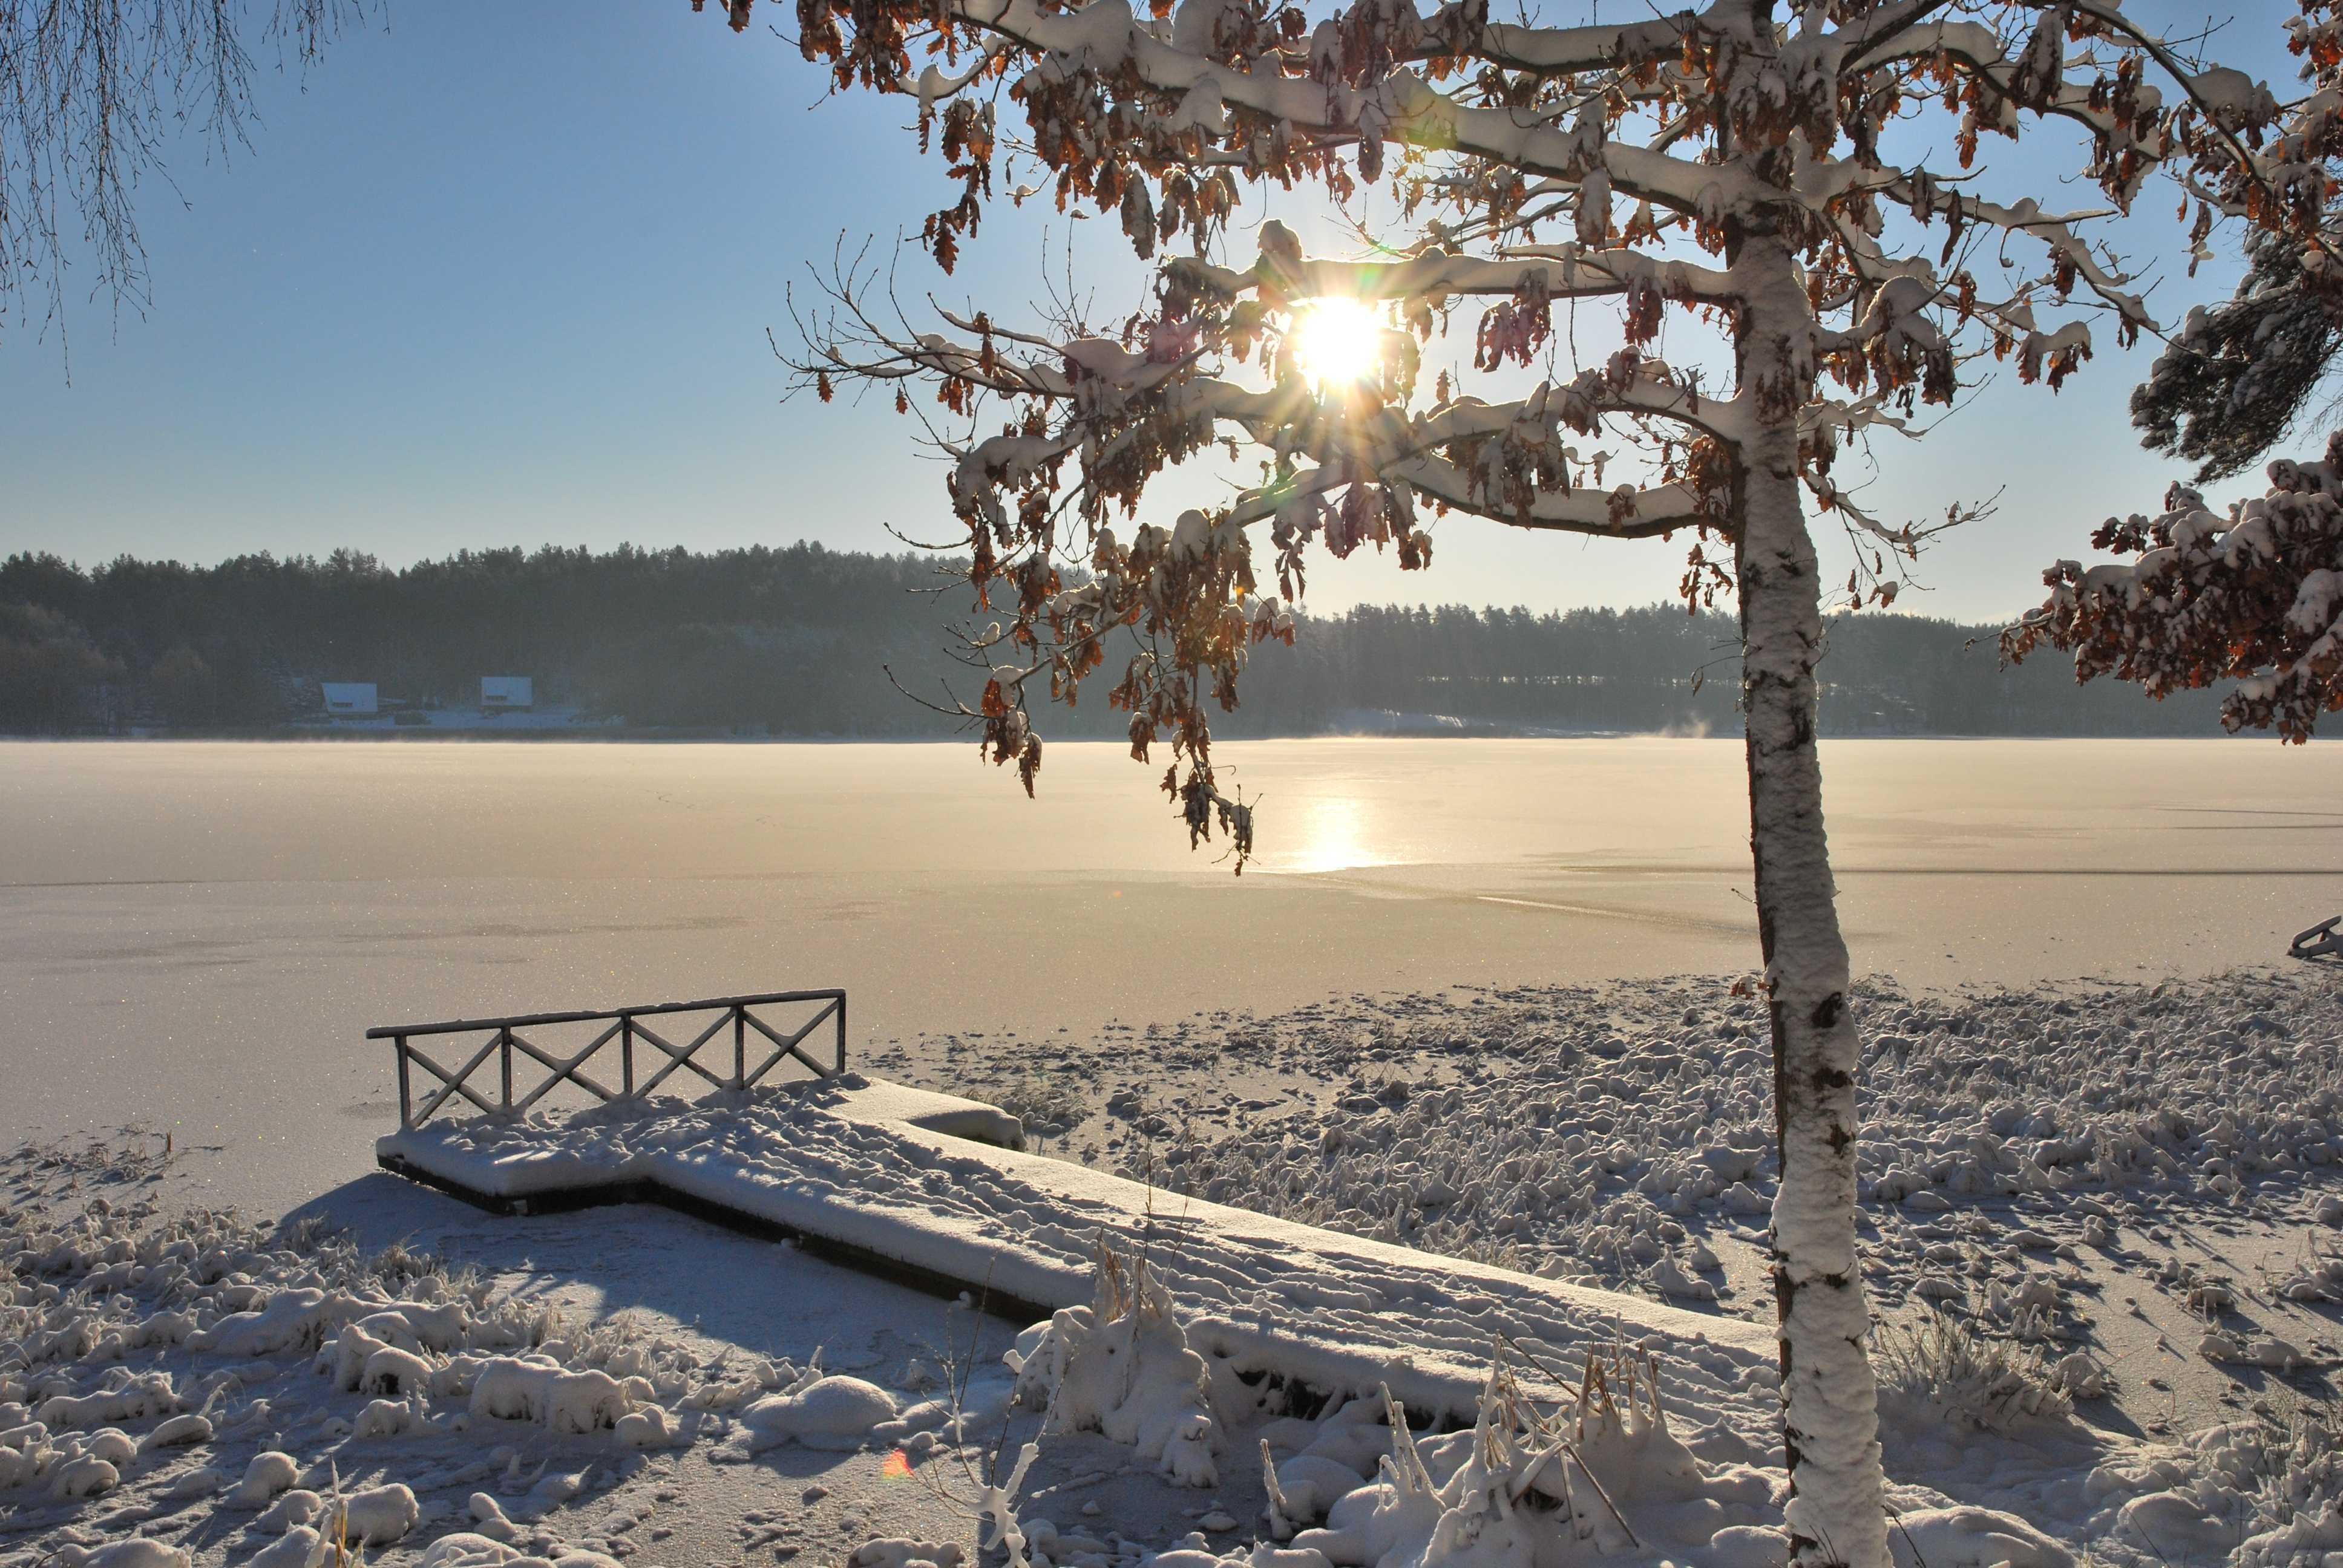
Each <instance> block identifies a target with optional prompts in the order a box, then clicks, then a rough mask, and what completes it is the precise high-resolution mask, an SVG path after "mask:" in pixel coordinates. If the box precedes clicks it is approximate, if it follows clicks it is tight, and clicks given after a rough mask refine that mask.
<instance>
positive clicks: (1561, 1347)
mask: <svg viewBox="0 0 2343 1568" xmlns="http://www.w3.org/2000/svg"><path fill="white" fill-rule="evenodd" d="M1016 1131H1017V1126H1016V1121H1015V1119H1014V1118H1013V1117H1011V1116H1009V1115H1007V1114H1006V1113H1005V1112H1002V1111H998V1110H995V1109H994V1108H992V1107H990V1106H985V1105H980V1104H978V1103H977V1102H975V1101H965V1100H958V1099H955V1098H953V1097H951V1096H948V1095H940V1094H933V1093H929V1092H927V1091H920V1090H914V1089H909V1088H905V1087H903V1086H901V1085H899V1084H893V1083H889V1082H885V1081H880V1080H873V1079H868V1078H862V1077H859V1076H855V1075H851V1074H847V1075H841V1076H839V1077H835V1078H829V1079H823V1080H820V1081H814V1082H809V1083H797V1084H790V1085H788V1086H786V1087H773V1088H768V1089H760V1090H756V1091H750V1092H749V1093H747V1094H745V1095H743V1094H737V1093H719V1094H717V1095H714V1096H711V1097H710V1098H709V1100H707V1101H702V1102H700V1103H698V1104H688V1103H685V1102H682V1101H666V1100H660V1101H618V1102H615V1103H613V1104H611V1105H608V1106H598V1107H596V1108H594V1109H592V1110H589V1111H582V1112H579V1113H578V1114H575V1115H570V1116H561V1117H556V1116H549V1115H529V1116H522V1117H511V1118H504V1117H482V1118H479V1119H477V1120H472V1121H434V1122H430V1123H427V1124H425V1125H423V1126H421V1127H410V1128H403V1129H401V1130H400V1131H397V1132H393V1133H390V1134H388V1135H387V1136H386V1137H384V1138H382V1139H381V1140H379V1141H377V1145H376V1151H377V1158H378V1159H379V1161H381V1163H382V1164H383V1165H384V1166H385V1167H386V1168H387V1169H389V1170H393V1171H399V1172H400V1173H402V1174H407V1175H410V1176H414V1177H417V1178H418V1179H421V1180H424V1181H429V1182H431V1183H432V1184H434V1185H437V1186H441V1187H445V1188H447V1189H449V1190H451V1191H456V1192H457V1193H458V1195H460V1196H465V1197H468V1198H471V1199H473V1200H474V1201H482V1202H485V1203H487V1204H488V1205H489V1206H491V1207H501V1208H505V1209H507V1210H508V1211H528V1210H530V1209H544V1208H553V1207H572V1206H578V1205H579V1204H582V1203H588V1202H597V1201H628V1200H649V1201H669V1202H675V1203H676V1204H677V1206H679V1207H683V1208H687V1209H689V1210H691V1211H697V1212H700V1213H703V1214H709V1215H711V1216H712V1217H718V1218H725V1219H732V1220H737V1221H741V1222H745V1223H748V1224H749V1225H752V1226H757V1227H761V1228H766V1229H771V1230H779V1231H784V1232H787V1233H791V1234H795V1235H800V1236H803V1237H805V1238H807V1239H808V1240H809V1241H811V1242H813V1243H816V1244H817V1245H820V1244H827V1246H828V1248H829V1249H831V1250H836V1251H844V1252H846V1253H849V1254H850V1255H853V1256H856V1257H859V1258H860V1259H862V1260H864V1261H876V1262H877V1263H879V1264H880V1265H881V1266H882V1267H887V1268H889V1269H890V1271H897V1272H900V1273H901V1274H903V1275H904V1276H906V1277H909V1278H910V1279H913V1280H915V1281H917V1282H922V1283H926V1284H930V1285H931V1286H932V1285H937V1284H943V1285H946V1286H948V1287H950V1286H956V1287H957V1288H959V1289H964V1290H965V1291H967V1292H969V1294H970V1296H971V1297H973V1298H989V1299H990V1302H991V1303H992V1304H993V1305H995V1306H996V1307H998V1308H1001V1309H1003V1310H1011V1311H1013V1310H1014V1309H1015V1308H1017V1307H1020V1306H1025V1307H1031V1308H1033V1309H1038V1314H1037V1315H1039V1314H1046V1313H1047V1312H1051V1311H1054V1310H1056V1309H1059V1308H1063V1307H1072V1306H1080V1305H1086V1304H1088V1303H1089V1302H1091V1297H1092V1293H1093V1291H1094V1289H1095V1263H1096V1258H1097V1252H1098V1249H1099V1246H1100V1244H1101V1241H1102V1240H1103V1241H1108V1242H1110V1243H1111V1244H1112V1245H1114V1246H1115V1247H1117V1248H1118V1249H1121V1250H1123V1251H1130V1252H1134V1253H1140V1254H1143V1255H1145V1256H1146V1257H1147V1258H1148V1259H1149V1260H1150V1267H1151V1269H1152V1270H1153V1271H1155V1273H1156V1275H1157V1276H1158V1277H1159V1278H1160V1279H1161V1280H1162V1281H1163V1282H1164V1283H1165V1284H1166V1285H1167V1286H1168V1287H1169V1288H1170V1290H1171V1291H1172V1296H1173V1299H1174V1301H1175V1302H1176V1304H1177V1306H1178V1308H1179V1311H1180V1313H1181V1315H1182V1318H1183V1319H1184V1320H1185V1321H1186V1322H1187V1323H1188V1327H1189V1335H1190V1343H1191V1344H1192V1346H1194V1347H1195V1348H1196V1349H1198V1350H1199V1351H1201V1352H1202V1353H1204V1354H1205V1355H1206V1357H1207V1358H1208V1359H1209V1360H1212V1361H1214V1362H1217V1363H1221V1364H1222V1365H1223V1366H1225V1368H1226V1370H1229V1371H1232V1372H1236V1373H1238V1374H1240V1375H1243V1376H1246V1377H1248V1378H1257V1377H1260V1376H1262V1375H1268V1376H1271V1377H1274V1378H1278V1379H1282V1380H1284V1381H1287V1382H1296V1383H1301V1384H1303V1385H1306V1386H1308V1387H1310V1388H1312V1389H1317V1390H1321V1391H1326V1392H1335V1391H1356V1390H1372V1389H1373V1388H1374V1387H1375V1386H1376V1385H1377V1384H1378V1383H1381V1384H1385V1385H1388V1386H1389V1387H1390V1389H1391V1391H1392V1392H1393V1394H1395V1395H1397V1396H1398V1397H1399V1398H1400V1399H1402V1400H1403V1401H1404V1402H1406V1403H1407V1404H1408V1405H1409V1406H1410V1408H1412V1409H1416V1410H1421V1411H1425V1412H1439V1414H1440V1415H1442V1416H1444V1417H1446V1418H1447V1419H1449V1420H1452V1421H1460V1422H1462V1421H1469V1420H1471V1419H1472V1417H1473V1412H1474V1410H1475V1408H1476V1404H1477V1401H1478V1397H1479V1393H1480V1390H1481V1386H1482V1383H1483V1379H1484V1378H1485V1376H1486V1375H1487V1370H1488V1367H1489V1364H1490V1361H1491V1358H1492V1354H1493V1352H1497V1351H1499V1350H1500V1348H1501V1347H1503V1350H1504V1352H1505V1353H1506V1354H1507V1355H1508V1356H1509V1358H1512V1359H1516V1362H1517V1364H1519V1361H1520V1360H1523V1359H1525V1360H1526V1361H1527V1362H1528V1363H1529V1364H1530V1365H1531V1366H1533V1367H1542V1368H1545V1369H1549V1372H1550V1373H1551V1374H1552V1375H1554V1376H1555V1377H1557V1378H1559V1377H1560V1376H1561V1375H1562V1374H1564V1372H1568V1373H1570V1374H1572V1375H1574V1374H1575V1372H1576V1369H1577V1368H1578V1367H1579V1365H1580V1364H1581V1363H1582V1362H1584V1360H1585V1358H1586V1357H1587V1356H1588V1355H1589V1354H1591V1353H1594V1352H1599V1351H1602V1350H1604V1349H1605V1348H1606V1347H1636V1348H1641V1349H1644V1350H1648V1351H1650V1352H1653V1353H1654V1355H1656V1356H1657V1357H1658V1358H1659V1359H1660V1361H1661V1362H1662V1364H1663V1365H1664V1366H1665V1367H1666V1368H1667V1369H1668V1372H1669V1375H1668V1377H1667V1379H1666V1380H1665V1387H1666V1400H1665V1402H1666V1403H1667V1404H1669V1405H1670V1406H1672V1407H1680V1408H1681V1409H1682V1411H1683V1412H1684V1413H1685V1414H1686V1415H1687V1416H1688V1417H1690V1418H1691V1419H1692V1420H1694V1422H1712V1421H1715V1420H1717V1419H1718V1418H1719V1417H1720V1416H1721V1415H1723V1414H1725V1413H1726V1412H1727V1411H1728V1410H1733V1411H1734V1412H1735V1413H1736V1414H1740V1415H1745V1416H1757V1415H1761V1414H1762V1412H1764V1411H1765V1410H1766V1409H1768V1408H1770V1407H1771V1405H1772V1403H1773V1398H1774V1396H1773V1388H1774V1385H1775V1370H1774V1359H1775V1345H1774V1336H1773V1332H1772V1330H1771V1328H1770V1327H1761V1326H1759V1325H1755V1324H1751V1323H1746V1322H1738V1321H1735V1320H1733V1319H1728V1318H1721V1317H1715V1316H1708V1315H1703V1314H1699V1313H1694V1312H1686V1311H1683V1310H1681V1309H1677V1308H1674V1307H1669V1306H1665V1305H1662V1304H1660V1303H1657V1302H1650V1301H1646V1300H1644V1299H1641V1298H1638V1297H1634V1296H1627V1295H1620V1294H1614V1293H1612V1292H1604V1291H1597V1290H1590V1289H1587V1288H1584V1287H1583V1286H1575V1285H1570V1284H1566V1283H1564V1282H1559V1281H1551V1280H1541V1279H1535V1278H1532V1277H1530V1276H1528V1275H1524V1274H1518V1273H1513V1272H1511V1271H1506V1270H1503V1269H1498V1268H1493V1267H1490V1266H1487V1265H1484V1264H1480V1263H1474V1262H1471V1261H1464V1260H1462V1259H1456V1258H1449V1257H1440V1256H1434V1255H1433V1254H1430V1253H1424V1252H1418V1251H1413V1250H1411V1249H1408V1248H1404V1247H1399V1246H1393V1245H1391V1244H1389V1243H1385V1242H1381V1241H1369V1240H1365V1239H1363V1238H1360V1237H1354V1236H1346V1235H1341V1234H1337V1233H1335V1232H1333V1231H1323V1230H1320V1229H1317V1228H1315V1227H1313V1226H1309V1225H1303V1224H1298V1223H1295V1222H1293V1221H1286V1220H1279V1219H1273V1218H1270V1217H1268V1216H1265V1215H1261V1214H1256V1213H1252V1212H1249V1211H1243V1210H1239V1209H1232V1208H1227V1207H1223V1206H1222V1205H1220V1204H1215V1203H1209V1202H1205V1201H1201V1200H1197V1199H1192V1198H1185V1197H1181V1196H1179V1195H1176V1194H1172V1193H1167V1192H1164V1191H1161V1190H1158V1189H1153V1188H1150V1187H1149V1186H1146V1185H1144V1184H1142V1183H1141V1182H1137V1181H1128V1180H1125V1179H1123V1178H1121V1177H1117V1176H1112V1175H1108V1174H1106V1173H1104V1172H1101V1171H1093V1170H1090V1169H1088V1168H1086V1167H1083V1166H1080V1165H1075V1164H1071V1163H1069V1162H1066V1161H1059V1160H1053V1159H1049V1158H1046V1157H1043V1156H1040V1155H1035V1154H1030V1153H1025V1152H1021V1151H1017V1150H1014V1149H1010V1148H1005V1147H998V1146H996V1145H998V1144H1001V1143H1006V1142H1010V1141H1014V1140H1015V1137H1016ZM980 1140H990V1141H980ZM1516 1352H1517V1354H1516ZM1736 1424H1737V1423H1736Z"/></svg>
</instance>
